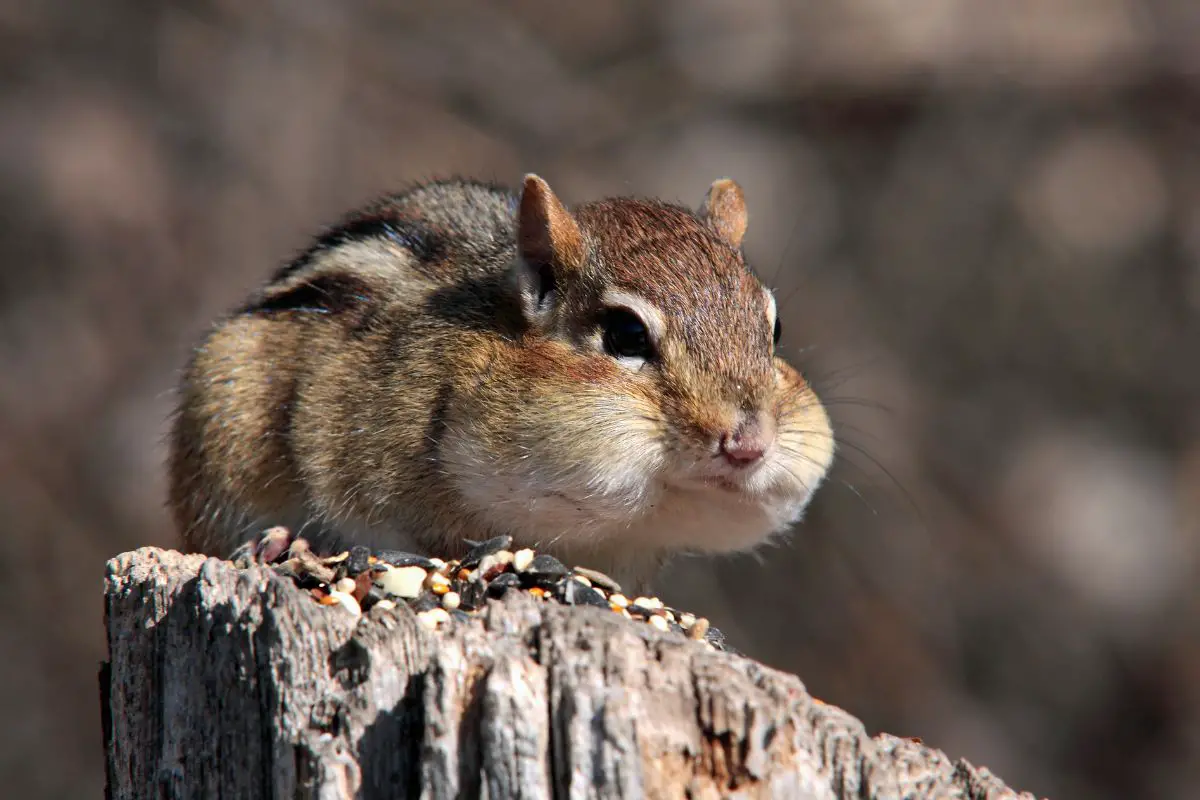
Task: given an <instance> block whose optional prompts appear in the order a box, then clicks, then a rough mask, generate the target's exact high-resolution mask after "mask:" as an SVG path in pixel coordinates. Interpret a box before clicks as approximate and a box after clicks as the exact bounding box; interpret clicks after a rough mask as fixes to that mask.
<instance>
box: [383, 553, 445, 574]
mask: <svg viewBox="0 0 1200 800" xmlns="http://www.w3.org/2000/svg"><path fill="white" fill-rule="evenodd" d="M375 557H376V558H378V559H379V560H380V561H383V562H384V563H387V564H391V565H392V566H393V567H420V568H421V569H423V570H426V571H427V572H433V571H434V570H435V569H436V568H437V565H436V564H434V563H433V562H432V561H430V560H429V559H428V558H426V557H425V556H419V555H417V554H415V553H405V552H404V551H402V550H376V551H375Z"/></svg>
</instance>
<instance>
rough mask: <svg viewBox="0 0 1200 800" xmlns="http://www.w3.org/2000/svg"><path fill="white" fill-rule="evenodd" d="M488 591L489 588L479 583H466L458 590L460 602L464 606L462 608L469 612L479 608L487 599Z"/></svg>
mask: <svg viewBox="0 0 1200 800" xmlns="http://www.w3.org/2000/svg"><path fill="white" fill-rule="evenodd" d="M493 583H495V581H493ZM487 591H488V590H487V587H486V586H485V585H484V584H482V583H480V582H478V581H467V582H464V583H463V585H462V588H461V589H459V590H458V596H459V602H460V603H461V604H462V605H461V606H460V607H461V608H465V609H466V610H468V611H473V610H474V609H476V608H479V607H480V606H482V605H483V603H484V601H485V600H486V599H487Z"/></svg>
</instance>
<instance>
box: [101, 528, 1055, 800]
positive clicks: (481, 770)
mask: <svg viewBox="0 0 1200 800" xmlns="http://www.w3.org/2000/svg"><path fill="white" fill-rule="evenodd" d="M105 621H106V626H107V633H108V649H109V661H108V662H107V663H106V664H105V665H104V666H103V667H102V670H101V702H102V706H103V711H104V740H105V747H106V750H107V753H106V755H107V779H108V796H109V797H111V798H142V797H165V798H176V797H178V798H193V797H231V798H232V797H236V798H253V797H279V798H283V797H288V798H292V797H311V798H322V799H324V798H331V799H332V798H343V797H344V798H350V797H362V798H376V797H418V796H421V797H428V798H458V797H488V798H493V799H495V798H510V797H511V798H540V797H564V798H640V797H650V798H659V797H662V798H676V797H678V798H684V797H689V798H717V797H730V796H736V797H744V798H750V797H778V798H851V797H853V798H900V797H930V798H932V797H937V798H1000V797H1017V796H1021V797H1032V795H1028V794H1023V795H1017V793H1015V792H1013V791H1012V790H1010V789H1008V788H1007V787H1006V786H1005V785H1004V783H1003V782H1001V781H1000V780H999V779H997V778H996V777H995V776H993V775H992V774H991V773H989V772H988V771H987V770H986V769H982V768H977V767H974V766H972V765H971V764H969V763H967V762H966V761H962V760H959V761H954V760H952V759H950V758H948V757H947V756H946V755H945V754H944V753H941V752H939V751H937V750H934V749H931V748H928V747H924V746H922V745H920V744H917V743H915V742H912V741H910V740H907V739H900V738H896V737H893V736H888V735H886V734H885V735H880V736H876V737H874V738H872V737H870V736H868V735H867V733H866V731H865V730H864V728H863V725H862V724H861V723H860V722H859V721H858V720H856V719H854V718H853V717H851V716H850V715H849V714H847V713H846V712H844V711H842V710H840V709H838V708H835V707H833V706H829V705H825V704H823V703H821V702H820V701H817V700H814V699H813V698H812V697H810V696H809V695H808V693H807V692H806V691H805V690H804V686H803V685H802V684H801V682H800V681H799V680H798V679H797V678H796V677H794V676H792V675H788V674H785V673H782V672H778V671H776V670H772V669H768V668H767V667H764V666H762V665H761V664H758V663H756V662H754V661H752V660H750V659H747V658H742V657H740V656H736V655H732V654H729V653H722V652H718V651H715V650H713V649H710V648H708V647H706V646H705V645H703V644H701V643H698V642H694V641H689V640H686V639H684V638H683V637H681V636H678V635H674V634H663V633H659V632H657V631H655V630H653V629H652V628H651V627H650V626H648V625H640V624H631V623H630V622H628V621H627V620H624V619H622V618H620V617H619V616H618V615H615V614H612V613H607V612H605V611H604V610H603V609H596V608H587V607H568V606H562V605H558V604H557V603H552V602H545V601H538V600H535V599H534V598H531V597H530V596H528V595H526V594H523V593H513V592H510V593H509V596H506V597H505V599H504V600H503V601H492V602H491V604H490V605H489V607H488V608H487V609H486V610H485V611H483V612H482V613H481V614H480V615H479V617H478V618H477V619H476V620H474V621H473V622H471V623H469V624H468V623H461V622H459V623H454V624H449V625H446V626H443V628H442V629H440V630H437V631H430V630H428V629H426V628H425V627H424V626H422V625H421V624H420V623H419V622H418V621H417V619H416V616H415V615H414V614H413V613H412V612H411V611H410V610H409V609H408V608H406V607H403V606H401V607H398V608H395V609H374V610H372V611H371V612H370V613H368V614H364V615H362V616H361V617H355V616H353V615H352V614H351V613H349V612H347V611H345V610H344V609H342V608H340V607H329V606H321V605H318V604H316V603H314V602H313V601H312V599H311V598H310V597H308V596H307V595H306V594H305V593H304V592H302V591H300V590H299V589H297V588H296V587H295V586H294V585H293V584H292V583H291V581H289V580H287V579H284V578H281V577H279V576H278V575H277V574H275V573H274V572H273V571H272V570H270V569H268V568H262V567H252V568H250V569H244V570H242V569H237V568H235V567H234V566H233V565H232V564H231V563H229V562H225V561H220V560H217V559H212V558H207V559H206V558H205V557H203V556H198V555H181V554H179V553H174V552H169V551H163V550H157V549H153V548H144V549H141V550H137V551H134V552H131V553H125V554H123V555H121V556H119V557H117V558H114V559H112V560H111V561H109V562H108V565H107V576H106V581H105Z"/></svg>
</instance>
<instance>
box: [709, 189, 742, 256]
mask: <svg viewBox="0 0 1200 800" xmlns="http://www.w3.org/2000/svg"><path fill="white" fill-rule="evenodd" d="M700 219H701V220H703V221H704V223H705V224H706V225H708V227H710V228H712V229H713V231H714V232H715V233H716V234H717V235H718V236H720V237H721V238H722V239H724V240H725V241H726V242H728V243H729V244H730V246H732V247H733V248H734V249H735V250H737V249H740V248H741V246H742V237H743V236H745V235H746V221H747V220H746V198H745V197H744V196H743V195H742V187H741V186H738V185H737V182H736V181H732V180H730V179H729V178H720V179H718V180H715V181H713V183H712V186H710V187H708V194H706V195H705V196H704V203H703V204H702V205H701V206H700Z"/></svg>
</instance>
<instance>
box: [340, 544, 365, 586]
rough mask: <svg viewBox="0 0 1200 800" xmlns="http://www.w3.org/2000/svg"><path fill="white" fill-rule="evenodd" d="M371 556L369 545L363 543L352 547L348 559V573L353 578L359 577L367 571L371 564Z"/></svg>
mask: <svg viewBox="0 0 1200 800" xmlns="http://www.w3.org/2000/svg"><path fill="white" fill-rule="evenodd" d="M370 558H371V550H370V548H368V547H363V546H362V545H361V544H360V545H357V546H355V547H352V548H350V557H349V558H347V559H346V562H345V563H346V574H347V575H349V576H350V577H351V578H357V577H358V576H359V575H361V574H362V573H364V572H366V571H367V568H368V567H369V566H370V565H371V564H370V561H369V560H368V559H370Z"/></svg>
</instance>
